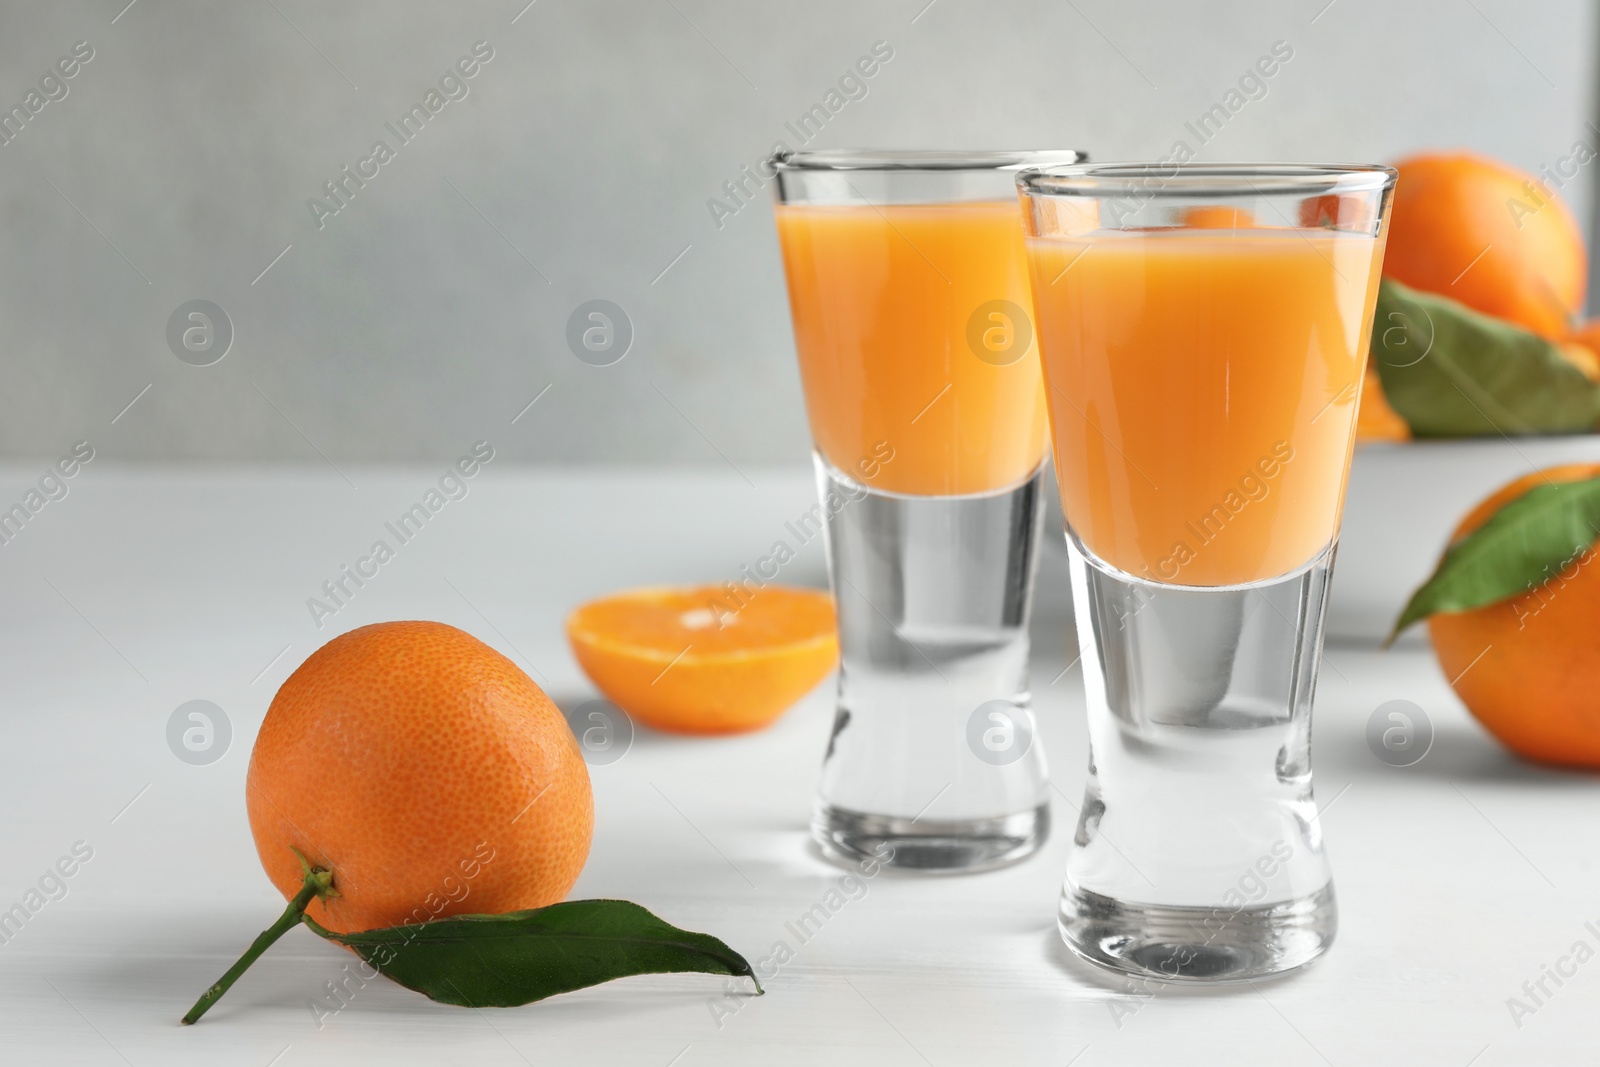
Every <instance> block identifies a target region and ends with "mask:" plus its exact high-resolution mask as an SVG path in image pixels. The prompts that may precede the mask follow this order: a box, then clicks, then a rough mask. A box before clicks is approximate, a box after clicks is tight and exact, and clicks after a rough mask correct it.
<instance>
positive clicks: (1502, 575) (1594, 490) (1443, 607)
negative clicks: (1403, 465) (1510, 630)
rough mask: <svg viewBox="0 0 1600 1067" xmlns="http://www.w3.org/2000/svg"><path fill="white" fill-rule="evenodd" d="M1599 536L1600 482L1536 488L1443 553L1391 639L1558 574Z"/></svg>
mask: <svg viewBox="0 0 1600 1067" xmlns="http://www.w3.org/2000/svg"><path fill="white" fill-rule="evenodd" d="M1597 538H1600V478H1589V479H1585V480H1583V481H1576V482H1560V483H1556V484H1551V485H1540V486H1536V487H1534V488H1533V489H1530V490H1528V491H1527V492H1526V493H1524V494H1522V495H1521V496H1519V497H1517V498H1516V499H1515V500H1513V501H1511V502H1510V503H1508V504H1506V505H1505V506H1504V507H1502V508H1501V509H1500V510H1499V511H1497V512H1495V513H1494V515H1493V516H1492V517H1491V518H1490V519H1489V521H1488V522H1485V523H1484V524H1483V525H1482V526H1480V527H1478V528H1477V529H1476V530H1474V531H1472V532H1471V533H1469V534H1467V535H1466V536H1465V537H1463V538H1461V539H1460V540H1459V541H1457V542H1455V543H1454V544H1453V545H1451V546H1450V547H1449V548H1448V549H1446V550H1445V553H1444V556H1443V558H1441V559H1440V560H1439V565H1438V567H1437V568H1436V569H1435V570H1434V572H1433V575H1432V577H1430V578H1429V579H1428V580H1427V581H1426V582H1424V583H1423V585H1422V587H1421V588H1420V589H1418V590H1417V591H1416V592H1415V593H1413V594H1412V595H1411V600H1410V601H1409V602H1408V603H1407V604H1406V607H1405V610H1404V611H1402V612H1401V613H1400V618H1399V619H1397V620H1396V621H1395V624H1394V631H1393V632H1392V633H1391V634H1390V635H1389V643H1392V642H1393V641H1394V639H1395V638H1396V637H1398V636H1399V635H1400V632H1401V631H1402V630H1404V629H1405V628H1406V627H1407V626H1410V625H1411V624H1412V623H1414V622H1416V621H1418V620H1419V619H1423V618H1426V617H1427V616H1429V615H1432V614H1434V613H1435V612H1441V611H1470V610H1472V609H1473V608H1480V607H1483V606H1484V605H1485V604H1494V603H1497V602H1499V601H1501V600H1509V599H1510V598H1512V597H1514V596H1519V595H1521V594H1523V593H1526V592H1527V591H1528V590H1529V589H1532V588H1533V587H1535V586H1537V585H1541V584H1543V583H1544V582H1547V581H1549V580H1550V579H1551V578H1554V577H1555V576H1556V575H1558V574H1560V573H1561V572H1562V571H1563V570H1565V569H1566V568H1567V567H1568V566H1570V565H1571V564H1572V562H1573V560H1574V559H1575V558H1576V557H1577V556H1578V555H1579V554H1580V553H1582V552H1583V551H1584V550H1585V549H1587V548H1589V547H1590V546H1591V545H1593V544H1594V543H1595V540H1596V539H1597Z"/></svg>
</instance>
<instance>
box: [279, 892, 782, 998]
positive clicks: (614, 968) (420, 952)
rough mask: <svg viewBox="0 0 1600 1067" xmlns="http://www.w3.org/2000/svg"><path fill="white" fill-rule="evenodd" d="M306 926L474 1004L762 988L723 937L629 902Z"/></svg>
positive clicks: (409, 981)
mask: <svg viewBox="0 0 1600 1067" xmlns="http://www.w3.org/2000/svg"><path fill="white" fill-rule="evenodd" d="M304 922H305V924H306V925H307V926H309V927H310V928H311V929H312V930H313V931H314V932H315V933H317V934H318V935H320V936H322V937H325V938H327V939H328V940H329V941H334V942H337V943H338V944H341V945H348V946H349V947H350V948H353V949H355V950H356V952H357V953H359V954H360V956H361V958H362V959H364V960H366V961H367V962H368V963H370V964H372V965H373V966H374V967H376V968H377V969H378V970H379V971H381V972H383V974H384V975H385V976H387V977H388V978H391V979H393V980H394V981H396V982H399V983H400V984H401V985H403V986H405V987H406V988H407V989H414V990H416V991H417V992H418V993H421V994H423V995H424V996H426V997H430V998H432V999H433V1000H437V1001H441V1002H443V1003H445V1004H460V1005H463V1006H465V1007H471V1008H483V1007H501V1008H504V1007H512V1006H514V1005H517V1004H527V1003H529V1002H530V1001H535V1000H542V999H543V998H545V997H549V996H554V995H555V994H557V993H569V992H571V991H572V990H574V989H583V988H584V987H586V986H592V985H598V984H599V983H601V982H609V981H611V980H612V979H613V978H624V977H626V976H628V975H631V974H665V973H668V972H674V971H700V972H703V973H706V974H727V975H734V976H744V977H747V978H749V979H750V980H751V981H753V982H755V983H756V991H757V992H758V993H759V992H761V991H762V989H761V983H760V982H759V981H758V980H757V979H756V976H755V972H754V971H752V970H751V969H750V964H749V963H748V962H747V961H746V960H745V958H744V957H743V956H741V955H739V954H738V953H737V952H735V951H733V949H731V948H729V947H728V946H727V945H725V944H724V943H723V942H721V941H719V940H718V939H717V938H715V937H712V936H711V935H710V934H697V933H693V932H691V931H688V930H680V929H678V928H677V927H676V926H673V925H671V924H670V923H668V922H665V921H664V920H662V919H659V918H657V917H656V916H654V915H652V914H651V913H650V912H649V911H647V910H645V909H644V908H641V907H640V906H639V905H637V904H631V903H629V902H628V901H626V900H569V901H566V902H564V903H561V904H552V905H550V906H549V907H547V908H536V909H534V910H532V911H513V912H507V913H506V914H504V915H455V916H452V917H450V918H448V919H432V920H429V921H427V922H423V923H416V924H414V925H410V926H395V927H389V928H386V929H382V930H366V931H363V932H361V933H353V934H336V933H334V932H333V931H331V930H328V929H325V928H324V927H322V926H321V925H319V924H318V923H317V922H316V921H315V920H314V919H312V918H311V917H310V916H307V917H306V918H305V920H304Z"/></svg>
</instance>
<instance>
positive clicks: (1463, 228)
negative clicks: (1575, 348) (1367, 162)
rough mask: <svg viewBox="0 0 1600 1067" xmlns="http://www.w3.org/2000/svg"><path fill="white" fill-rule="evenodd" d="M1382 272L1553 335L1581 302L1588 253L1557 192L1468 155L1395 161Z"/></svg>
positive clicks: (1567, 327)
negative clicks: (1397, 174)
mask: <svg viewBox="0 0 1600 1067" xmlns="http://www.w3.org/2000/svg"><path fill="white" fill-rule="evenodd" d="M1396 168H1397V169H1398V170H1399V172H1400V180H1399V183H1398V184H1397V185H1396V186H1395V191H1394V206H1393V209H1392V214H1391V216H1390V223H1389V244H1388V251H1387V253H1386V254H1385V257H1384V264H1383V269H1384V273H1385V274H1387V275H1388V276H1389V277H1391V278H1394V279H1396V280H1397V281H1400V282H1402V283H1404V284H1406V285H1409V286H1411V287H1413V288H1416V289H1421V290H1424V291H1426V292H1430V293H1437V294H1439V295H1441V296H1447V297H1450V298H1451V299H1453V300H1459V301H1460V302H1461V303H1463V304H1466V305H1467V306H1468V307H1471V308H1475V309H1477V310H1478V311H1481V312H1484V313H1485V314H1488V315H1494V316H1497V317H1499V318H1502V319H1505V320H1507V321H1509V322H1514V323H1516V324H1518V325H1520V326H1523V327H1525V328H1526V329H1529V330H1532V331H1534V332H1535V333H1538V334H1542V335H1543V336H1545V337H1549V338H1561V337H1564V336H1566V335H1567V333H1568V332H1569V330H1570V329H1571V326H1572V321H1573V317H1574V316H1575V315H1577V314H1578V312H1579V310H1580V309H1581V307H1582V305H1583V293H1584V286H1585V282H1586V280H1587V276H1588V269H1589V267H1588V255H1587V253H1586V252H1585V251H1584V246H1583V236H1582V234H1581V233H1580V232H1579V230H1578V224H1577V222H1576V220H1574V219H1573V217H1572V213H1571V212H1570V211H1568V210H1567V207H1566V205H1565V204H1563V203H1562V202H1561V199H1560V197H1559V196H1558V195H1557V194H1556V192H1555V190H1553V189H1551V188H1550V187H1549V186H1548V185H1546V184H1544V183H1542V182H1541V181H1540V179H1538V178H1536V177H1534V176H1533V175H1531V174H1528V173H1527V172H1525V171H1521V170H1518V169H1516V168H1515V167H1510V166H1507V165H1506V164H1504V163H1500V162H1497V161H1495V160H1492V159H1488V158H1485V157H1483V156H1479V155H1473V154H1470V153H1466V152H1452V153H1427V154H1423V155H1417V156H1412V157H1411V158H1409V159H1405V160H1402V161H1401V162H1400V163H1398V164H1396Z"/></svg>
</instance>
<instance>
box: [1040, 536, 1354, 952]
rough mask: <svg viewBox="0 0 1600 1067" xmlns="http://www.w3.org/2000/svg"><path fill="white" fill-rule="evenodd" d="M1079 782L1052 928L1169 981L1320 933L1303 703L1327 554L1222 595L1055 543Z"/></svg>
mask: <svg viewBox="0 0 1600 1067" xmlns="http://www.w3.org/2000/svg"><path fill="white" fill-rule="evenodd" d="M1069 549H1070V551H1071V557H1072V566H1073V575H1072V577H1073V594H1074V598H1075V604H1076V608H1077V618H1078V627H1079V629H1078V634H1079V640H1080V643H1081V646H1082V652H1083V666H1084V689H1085V696H1086V698H1087V703H1088V717H1087V718H1088V726H1089V741H1090V765H1089V777H1088V780H1087V782H1086V783H1085V786H1084V799H1083V806H1082V810H1081V814H1080V818H1079V822H1078V827H1077V832H1076V834H1075V835H1074V839H1073V848H1072V851H1071V853H1070V854H1069V856H1068V859H1067V873H1066V880H1065V885H1064V887H1063V890H1062V897H1061V933H1062V936H1063V937H1064V938H1066V941H1067V944H1068V945H1069V946H1070V947H1071V949H1072V950H1073V951H1074V952H1076V953H1077V954H1078V955H1080V956H1082V957H1083V958H1084V959H1086V960H1088V961H1090V962H1091V963H1096V964H1098V965H1100V966H1102V967H1107V968H1110V969H1112V970H1115V971H1119V972H1122V973H1124V974H1128V975H1138V976H1142V977H1146V978H1151V979H1157V980H1161V981H1173V982H1184V981H1189V982H1218V981H1222V982H1226V981H1240V980H1243V979H1247V978H1256V977H1260V976H1263V975H1268V974H1275V973H1278V972H1280V971H1285V970H1291V969H1293V968H1295V967H1300V966H1303V965H1304V964H1306V963H1307V962H1309V961H1310V960H1312V959H1314V958H1315V957H1316V956H1317V955H1318V954H1320V953H1321V952H1322V951H1323V950H1324V949H1326V948H1327V946H1328V944H1329V943H1330V942H1331V941H1332V939H1333V933H1334V929H1335V926H1336V924H1337V910H1336V906H1335V903H1334V896H1333V884H1332V875H1331V873H1330V871H1329V867H1328V860H1327V855H1326V853H1325V852H1324V850H1323V844H1322V828H1321V820H1320V818H1319V817H1318V812H1317V807H1316V802H1315V800H1314V796H1313V792H1312V776H1311V698H1312V691H1313V688H1314V685H1315V682H1316V669H1317V660H1318V658H1319V656H1320V654H1321V650H1322V620H1323V610H1324V604H1325V600H1326V594H1327V588H1328V579H1329V575H1330V574H1331V569H1332V564H1333V550H1332V548H1331V547H1330V548H1329V549H1328V550H1327V551H1326V552H1324V553H1323V554H1321V555H1320V556H1318V557H1317V558H1316V559H1314V560H1312V561H1311V562H1310V563H1308V564H1307V565H1306V566H1305V567H1303V568H1301V569H1300V570H1298V571H1295V572H1294V573H1292V574H1286V575H1283V576H1282V577H1278V578H1273V579H1269V580H1267V581H1261V582H1254V583H1251V584H1249V585H1239V586H1225V587H1192V586H1177V585H1170V584H1163V583H1157V582H1151V581H1148V580H1146V579H1142V578H1139V577H1136V576H1134V575H1130V574H1126V573H1124V572H1121V571H1118V570H1116V569H1114V568H1112V567H1110V566H1108V565H1107V564H1106V563H1104V562H1103V561H1101V560H1098V559H1095V558H1094V557H1092V556H1090V555H1089V554H1088V553H1087V552H1086V551H1085V550H1084V549H1083V546H1082V545H1081V544H1078V543H1076V542H1069Z"/></svg>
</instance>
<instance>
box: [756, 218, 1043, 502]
mask: <svg viewBox="0 0 1600 1067" xmlns="http://www.w3.org/2000/svg"><path fill="white" fill-rule="evenodd" d="M775 211H776V215H777V223H778V238H779V242H780V244H781V245H782V246H783V264H784V271H785V274H786V275H787V277H788V282H789V307H790V312H791V314H792V316H793V319H794V335H795V347H796V348H797V350H798V352H799V357H800V379H801V383H802V385H803V387H804V390H805V397H806V412H807V415H808V417H809V420H810V423H811V433H812V438H813V440H814V441H815V443H816V447H817V450H818V452H820V453H821V455H822V457H823V458H824V459H826V460H827V461H828V463H829V464H831V465H832V466H833V467H835V468H837V469H838V470H839V471H841V472H843V473H844V474H846V475H847V476H849V477H851V478H854V479H856V480H858V481H870V484H871V486H872V487H873V488H874V489H879V490H885V491H888V492H892V493H903V494H912V495H927V496H955V495H966V494H972V493H984V492H990V491H993V490H998V489H1004V488H1008V487H1011V486H1015V485H1017V484H1019V483H1021V482H1022V481H1024V480H1025V479H1027V478H1028V477H1029V476H1030V475H1032V474H1033V473H1034V472H1035V471H1036V470H1037V469H1038V468H1039V465H1040V463H1042V462H1043V460H1044V456H1045V448H1046V438H1045V424H1046V415H1045V407H1044V395H1043V393H1044V389H1043V383H1042V381H1041V378H1040V372H1039V354H1038V346H1037V344H1036V343H1035V341H1034V339H1033V336H1032V335H1033V330H1032V326H1031V324H1030V323H1029V322H1028V321H1027V319H1028V314H1027V309H1028V308H1029V306H1030V303H1031V301H1030V298H1029V291H1028V268H1027V260H1026V255H1025V252H1024V246H1023V239H1022V226H1021V221H1020V219H1019V217H1018V211H1017V203H1016V201H1015V200H983V201H968V202H953V203H932V204H890V205H881V206H877V205H859V204H851V205H833V204H823V205H819V204H780V205H778V206H777V207H776V209H775ZM1010 309H1015V310H1014V311H1012V310H1010ZM980 352H981V353H982V355H980V354H979V353H980Z"/></svg>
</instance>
